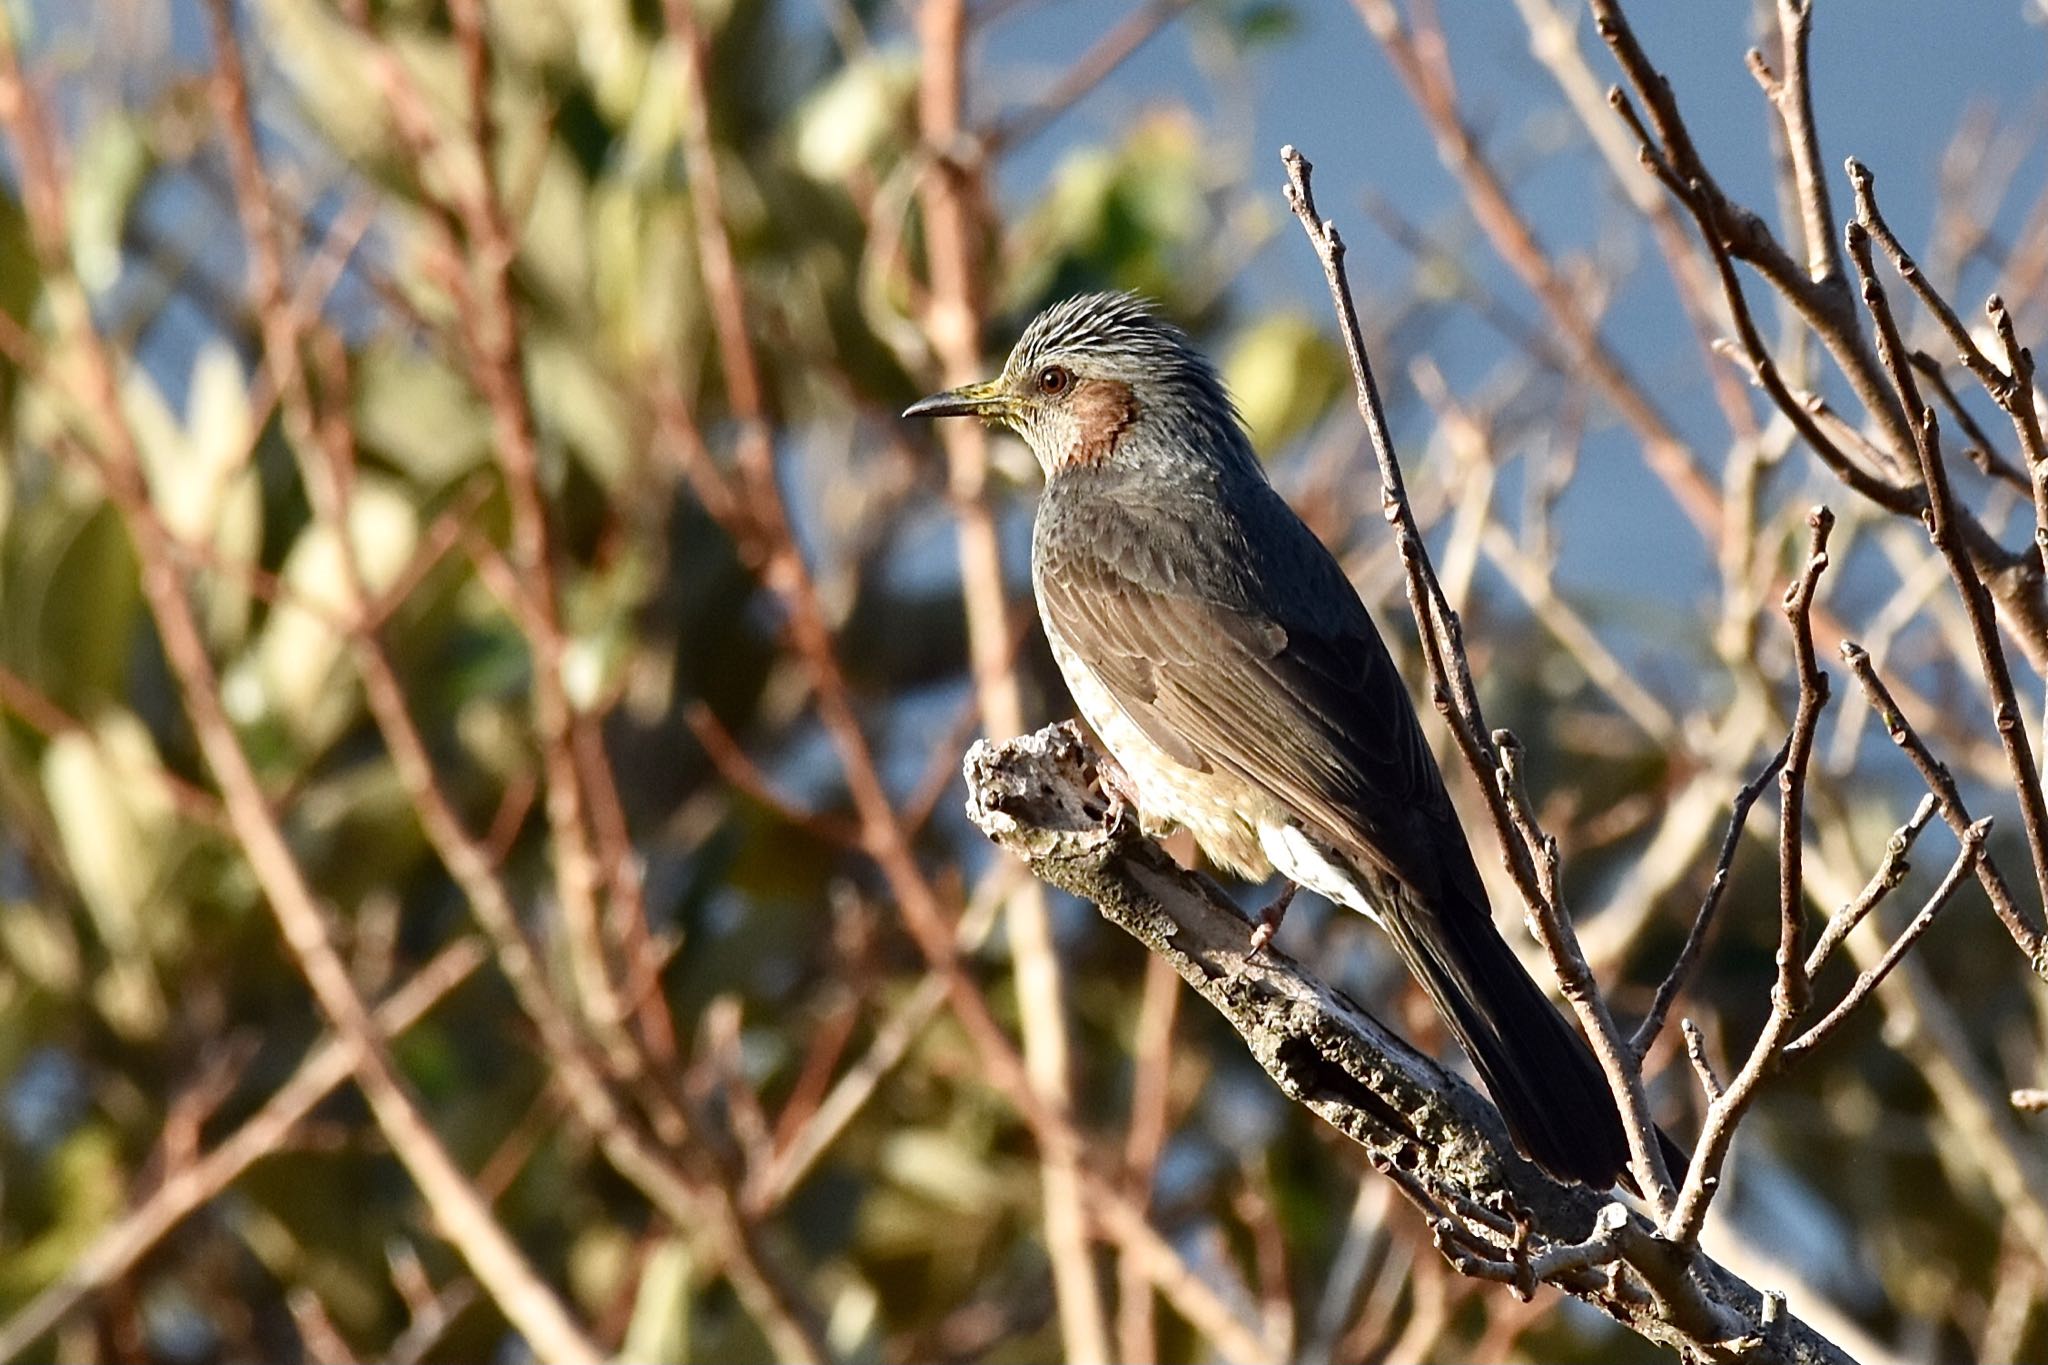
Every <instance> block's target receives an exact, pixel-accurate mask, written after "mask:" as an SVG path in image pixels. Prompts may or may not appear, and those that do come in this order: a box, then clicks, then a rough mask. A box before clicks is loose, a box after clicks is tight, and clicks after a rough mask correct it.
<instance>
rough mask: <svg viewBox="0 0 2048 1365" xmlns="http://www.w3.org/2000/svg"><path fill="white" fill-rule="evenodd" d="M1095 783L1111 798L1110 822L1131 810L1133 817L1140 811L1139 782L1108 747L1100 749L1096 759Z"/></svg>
mask: <svg viewBox="0 0 2048 1365" xmlns="http://www.w3.org/2000/svg"><path fill="white" fill-rule="evenodd" d="M1095 785H1096V786H1098V787H1100V788H1102V794H1103V795H1104V796H1106V797H1108V798H1109V823H1110V824H1111V825H1114V824H1116V822H1117V821H1118V820H1120V819H1122V818H1123V816H1124V812H1126V811H1129V812H1130V813H1131V815H1132V816H1133V817H1135V816H1136V815H1137V812H1138V784H1137V783H1135V782H1133V781H1131V775H1130V774H1129V773H1128V772H1126V771H1125V770H1124V765H1123V764H1121V763H1119V762H1117V760H1116V755H1114V754H1112V753H1110V752H1109V750H1107V749H1103V750H1099V751H1098V752H1097V754H1096V759H1095Z"/></svg>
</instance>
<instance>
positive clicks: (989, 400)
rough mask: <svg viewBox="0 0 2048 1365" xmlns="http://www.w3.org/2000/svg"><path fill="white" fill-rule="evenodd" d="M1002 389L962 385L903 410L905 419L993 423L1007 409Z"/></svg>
mask: <svg viewBox="0 0 2048 1365" xmlns="http://www.w3.org/2000/svg"><path fill="white" fill-rule="evenodd" d="M1008 406H1009V405H1008V403H1007V402H1005V401H1004V398H1003V391H1002V386H1001V384H1000V383H999V382H997V381H996V380H990V381H989V382H988V383H986V384H963V385H961V386H960V387H959V388H957V389H947V390H946V391H945V392H944V393H935V394H933V395H932V396H931V397H929V398H920V399H918V400H917V401H916V402H915V403H912V404H911V405H910V406H909V407H907V408H905V409H904V410H903V415H904V416H905V417H980V418H984V419H989V420H994V419H998V418H1000V417H1001V416H1002V414H1003V411H1004V410H1005V409H1006V408H1007V407H1008Z"/></svg>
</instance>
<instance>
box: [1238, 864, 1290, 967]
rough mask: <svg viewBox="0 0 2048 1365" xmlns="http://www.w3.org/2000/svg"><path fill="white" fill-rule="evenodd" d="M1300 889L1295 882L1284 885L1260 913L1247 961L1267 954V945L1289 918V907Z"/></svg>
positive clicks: (1253, 930)
mask: <svg viewBox="0 0 2048 1365" xmlns="http://www.w3.org/2000/svg"><path fill="white" fill-rule="evenodd" d="M1300 889H1301V888H1300V887H1299V886H1297V885H1295V884H1294V883H1293V882H1286V883H1283V884H1282V886H1281V888H1280V894H1279V895H1277V896H1275V897H1273V899H1272V901H1271V902H1270V903H1268V904H1267V906H1266V908H1265V909H1263V910H1261V911H1260V912H1259V922H1258V923H1257V924H1256V925H1254V926H1253V927H1252V946H1251V951H1249V952H1247V953H1246V954H1245V959H1246V960H1247V961H1250V960H1252V959H1254V958H1257V957H1258V956H1259V954H1261V953H1263V952H1265V951H1266V945H1267V944H1268V943H1271V942H1272V941H1273V935H1275V934H1277V933H1279V932H1280V921H1281V920H1283V919H1285V918H1287V907H1288V906H1289V905H1291V904H1293V903H1294V893H1295V892H1297V891H1299V890H1300Z"/></svg>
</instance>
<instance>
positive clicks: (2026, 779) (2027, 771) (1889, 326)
mask: <svg viewBox="0 0 2048 1365" xmlns="http://www.w3.org/2000/svg"><path fill="white" fill-rule="evenodd" d="M1849 179H1850V181H1851V183H1852V184H1853V185H1854V187H1855V190H1856V219H1855V221H1853V222H1851V223H1850V224H1849V225H1848V227H1847V228H1846V229H1845V230H1844V233H1843V239H1844V241H1845V242H1846V243H1847V246H1848V249H1849V258H1850V260H1851V261H1852V262H1854V264H1855V266H1856V273H1857V276H1858V277H1859V279H1860V280H1861V281H1862V294H1863V303H1864V306H1865V307H1866V308H1868V309H1869V310H1870V316H1871V321H1872V323H1873V324H1874V325H1875V329H1876V332H1877V349H1878V355H1879V356H1880V357H1881V358H1882V359H1883V361H1884V365H1885V370H1886V372H1887V373H1888V374H1889V375H1890V376H1891V380H1892V383H1893V384H1894V385H1895V386H1896V387H1897V389H1898V393H1899V399H1900V401H1901V402H1902V403H1904V404H1905V405H1906V407H1907V409H1908V410H1909V411H1910V412H1911V413H1912V415H1913V420H1914V429H1913V430H1914V450H1915V452H1916V453H1917V454H1918V456H1919V460H1920V475H1921V478H1922V480H1923V481H1924V482H1925V483H1926V486H1927V533H1928V536H1929V537H1930V538H1931V539H1932V540H1933V542H1934V546H1935V548H1936V549H1937V550H1939V551H1940V552H1941V557H1942V559H1943V561H1944V562H1945V563H1947V565H1948V570H1949V577H1950V578H1951V579H1953V580H1954V582H1955V585H1956V592H1957V594H1958V596H1959V597H1960V598H1961V599H1962V606H1963V614H1964V616H1965V617H1966V618H1967V619H1968V621H1969V623H1970V636H1971V639H1972V640H1973V641H1974V642H1975V644H1976V646H1977V661H1978V666H1979V668H1980V669H1981V670H1982V672H1983V676H1984V684H1985V688H1986V690H1987V691H1988V693H1989V694H1990V696H1989V699H1990V702H1991V721H1992V724H1993V726H1994V727H1995V728H1996V729H1997V731H1998V739H1999V743H2000V744H2001V745H2002V746H2003V747H2004V749H2005V759H2006V766H2007V768H2008V770H2009V771H2010V773H2011V775H2012V781H2013V788H2014V790H2015V792H2016V793H2017V795H2018V797H2019V805H2020V822H2021V824H2022V825H2023V826H2024V827H2025V830H2026V837H2027V852H2028V854H2029V856H2030V857H2031V858H2032V860H2033V865H2034V881H2035V883H2036V885H2037V886H2038V888H2039V889H2040V891H2041V894H2042V895H2043V897H2048V799H2044V797H2043V795H2042V791H2041V773H2040V769H2039V768H2038V767H2037V766H2036V764H2035V761H2034V751H2033V747H2032V745H2031V744H2030V743H2029V742H2028V740H2027V728H2026V722H2025V719H2024V718H2023V717H2022V715H2021V713H2020V706H2019V697H2018V695H2017V693H2016V692H2015V691H2014V688H2013V681H2012V669H2011V666H2010V665H2009V664H2008V663H2007V662H2006V658H2005V645H2004V643H2003V642H2002V641H2001V640H2000V639H1999V635H1998V623H1997V619H1996V615H1995V611H1994V608H1993V605H1992V600H1991V593H1990V590H1989V589H1988V588H1987V587H1986V586H1985V584H1984V578H1983V576H1982V575H1981V574H1980V573H1979V572H1978V569H1977V566H1976V565H1975V564H1974V563H1973V562H1972V561H1971V558H1970V554H1969V552H1968V550H1967V549H1966V548H1965V547H1964V545H1963V542H1962V539H1961V531H1960V528H1959V514H1958V512H1957V510H1956V504H1955V497H1954V494H1953V492H1952V491H1951V489H1950V487H1949V478H1948V466H1947V463H1946V462H1945V461H1944V460H1943V458H1942V452H1941V430H1940V424H1939V421H1938V419H1937V418H1936V416H1935V413H1934V409H1933V408H1931V407H1928V406H1927V405H1926V404H1924V403H1923V402H1922V401H1921V399H1920V390H1919V386H1918V384H1917V383H1916V382H1915V380H1914V378H1913V370H1912V366H1911V365H1910V364H1908V363H1907V361H1906V358H1905V357H1906V348H1905V345H1904V343H1903V342H1902V341H1901V340H1900V338H1899V329H1898V323H1897V321H1896V320H1895V319H1894V318H1893V316H1892V310H1891V305H1890V303H1889V301H1888V300H1887V299H1886V297H1885V293H1884V289H1883V288H1882V287H1881V286H1880V285H1879V284H1878V282H1877V275H1876V271H1875V268H1874V266H1873V265H1872V262H1871V256H1870V240H1871V236H1872V225H1873V224H1875V223H1876V222H1877V221H1878V220H1877V204H1876V199H1875V196H1874V195H1873V194H1872V192H1871V178H1870V173H1869V172H1868V171H1867V170H1865V169H1864V168H1863V167H1862V166H1861V165H1859V164H1858V163H1857V162H1855V161H1853V160H1852V161H1851V162H1850V163H1849Z"/></svg>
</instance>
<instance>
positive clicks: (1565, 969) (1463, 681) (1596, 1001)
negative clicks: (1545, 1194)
mask: <svg viewBox="0 0 2048 1365" xmlns="http://www.w3.org/2000/svg"><path fill="white" fill-rule="evenodd" d="M1280 159H1281V162H1282V164H1283V165H1284V166H1285V167H1286V169H1287V181H1288V183H1287V203H1288V207H1289V208H1290V209H1292V210H1293V212H1294V216H1295V217H1296V218H1297V219H1298V220H1300V223H1301V226H1302V230H1303V231H1304V232H1305V233H1307V235H1308V239H1309V243H1310V244H1311V245H1312V246H1313V247H1314V248H1315V251H1316V256H1317V258H1318V259H1319V260H1320V261H1321V262H1322V266H1323V276H1324V279H1325V281H1326V282H1327V283H1328V285H1329V290H1330V299H1331V302H1332V303H1333V305H1334V306H1335V308H1336V312H1337V320H1338V330H1339V333H1340V335H1341V336H1342V338H1343V342H1344V350H1345V354H1346V356H1347V357H1348V358H1349V360H1350V364H1351V377H1352V384H1353V387H1354V389H1355V390H1356V394H1357V399H1358V411H1359V415H1360V416H1361V417H1362V418H1363V419H1364V421H1365V427H1366V432H1367V435H1368V436H1369V437H1370V438H1371V442H1372V447H1373V455H1374V458H1375V459H1376V461H1377V462H1378V465H1379V471H1380V489H1381V501H1382V505H1383V509H1384V512H1385V515H1386V518H1387V520H1388V522H1390V523H1391V524H1392V525H1393V526H1394V528H1395V533H1396V537H1397V543H1398V545H1399V547H1400V550H1401V557H1402V563H1403V565H1404V567H1405V568H1406V570H1407V579H1408V601H1409V608H1410V610H1411V611H1412V612H1413V613H1414V616H1415V622H1416V626H1417V629H1418V630H1419V631H1420V633H1421V640H1422V652H1423V658H1424V660H1425V661H1426V663H1427V665H1428V669H1429V678H1430V683H1431V686H1432V687H1433V688H1434V689H1436V692H1437V695H1438V696H1439V697H1440V698H1441V699H1442V701H1443V704H1442V706H1441V708H1440V709H1443V710H1444V712H1445V714H1446V716H1447V718H1449V719H1450V721H1451V730H1452V733H1453V735H1454V736H1455V737H1456V738H1457V740H1458V745H1459V749H1460V751H1461V752H1462V753H1463V754H1464V757H1465V761H1466V763H1467V765H1468V766H1469V767H1470V768H1471V769H1472V774H1473V776H1474V777H1475V778H1477V779H1478V781H1479V784H1480V788H1481V790H1482V791H1484V792H1485V794H1486V800H1487V808H1488V810H1489V812H1490V813H1491V814H1492V816H1493V824H1494V833H1495V835H1496V836H1497V837H1498V840H1499V844H1500V848H1501V851H1502V855H1503V857H1504V858H1505V859H1506V861H1507V863H1508V870H1509V871H1510V873H1512V874H1513V876H1514V878H1515V882H1516V885H1517V886H1518V887H1519V888H1520V890H1521V892H1522V897H1523V900H1524V902H1525V903H1526V905H1527V907H1528V910H1529V920H1530V923H1531V925H1532V926H1533V927H1534V929H1535V931H1536V934H1537V937H1538V939H1539V941H1541V942H1542V944H1543V946H1544V949H1545V950H1546V952H1548V954H1549V956H1550V962H1551V966H1552V968H1553V969H1554V970H1555V971H1556V972H1557V975H1558V980H1559V982H1560V984H1561V985H1562V986H1563V989H1564V994H1565V998H1566V1000H1567V1001H1568V1002H1569V1003H1570V1005H1571V1007H1572V1010H1573V1012H1574V1013H1575V1014H1576V1015H1577V1016H1578V1019H1579V1023H1580V1026H1581V1027H1582V1028H1583V1029H1584V1030H1585V1032H1586V1034H1587V1036H1588V1038H1589V1040H1590V1041H1591V1043H1592V1045H1593V1051H1594V1055H1595V1056H1596V1057H1597V1058H1598V1059H1599V1062H1600V1066H1601V1069H1602V1071H1603V1072H1604V1073H1605V1075H1606V1077H1607V1081H1608V1084H1609V1085H1610V1086H1611V1087H1612V1088H1613V1090H1614V1095H1615V1100H1616V1105H1617V1108H1618V1109H1619V1111H1620V1114H1621V1121H1622V1128H1623V1131H1624V1132H1625V1133H1626V1134H1627V1136H1628V1144H1629V1152H1630V1157H1631V1163H1632V1165H1633V1167H1634V1170H1635V1173H1636V1182H1637V1184H1638V1186H1639V1187H1640V1188H1642V1189H1643V1190H1644V1191H1646V1192H1647V1194H1648V1197H1649V1198H1650V1200H1651V1202H1652V1203H1653V1204H1654V1205H1655V1206H1656V1207H1657V1208H1658V1209H1659V1211H1660V1213H1662V1212H1664V1211H1665V1210H1666V1209H1667V1207H1668V1201H1669V1200H1670V1197H1671V1195H1670V1189H1671V1178H1670V1173H1669V1172H1668V1171H1667V1170H1666V1169H1665V1165H1664V1154H1663V1150H1662V1148H1661V1146H1660V1144H1659V1143H1658V1141H1657V1138H1656V1127H1655V1125H1654V1124H1653V1123H1652V1121H1651V1119H1650V1106H1649V1100H1648V1097H1647V1095H1646V1094H1645V1093H1644V1090H1643V1077H1642V1071H1641V1068H1640V1067H1639V1066H1638V1065H1637V1062H1636V1056H1635V1053H1634V1052H1633V1051H1631V1050H1630V1049H1629V1046H1628V1043H1627V1041H1626V1040H1625V1039H1623V1037H1622V1036H1621V1030H1620V1028H1619V1027H1618V1026H1617V1025H1616V1024H1615V1022H1614V1016H1613V1014H1612V1012H1611V1011H1610V1010H1609V1009H1608V1006H1607V1001H1606V998H1605V997H1604V996H1603V995H1602V994H1601V993H1600V989H1599V986H1598V984H1597V983H1596V982H1595V981H1594V980H1593V973H1592V969H1591V968H1590V967H1588V966H1587V965H1586V959H1585V955H1584V953H1582V952H1581V951H1580V950H1579V947H1578V940H1577V937H1576V935H1574V933H1573V932H1572V926H1571V921H1570V919H1569V917H1567V916H1566V915H1565V914H1564V913H1563V910H1562V907H1561V906H1560V905H1559V904H1558V903H1557V900H1556V896H1555V878H1556V857H1557V849H1556V844H1555V841H1552V840H1547V839H1544V838H1542V837H1540V836H1538V837H1534V838H1531V837H1528V836H1529V835H1533V834H1534V833H1535V831H1534V829H1533V821H1524V822H1522V823H1521V824H1518V822H1517V819H1516V814H1515V811H1514V809H1513V805H1512V803H1511V800H1510V796H1509V788H1511V787H1517V786H1518V785H1519V784H1516V783H1512V782H1510V781H1509V780H1508V778H1509V774H1508V772H1507V769H1506V767H1505V766H1504V763H1503V760H1502V756H1501V754H1500V753H1499V752H1498V751H1496V750H1495V748H1494V746H1493V744H1492V741H1491V738H1490V737H1489V736H1488V734H1487V732H1486V729H1485V721H1484V719H1483V717H1482V716H1481V715H1480V711H1479V702H1478V697H1477V693H1476V690H1475V688H1474V687H1473V683H1472V672H1471V665H1470V663H1469V661H1468V660H1467V659H1466V657H1465V651H1464V647H1463V640H1462V630H1461V627H1460V626H1459V623H1458V618H1457V614H1456V613H1455V612H1453V611H1452V610H1451V608H1450V604H1449V603H1448V602H1446V601H1445V600H1444V595H1443V587H1442V585H1441V584H1440V583H1438V582H1437V578H1436V573H1435V570H1434V569H1433V568H1432V567H1431V566H1430V561H1429V552H1428V549H1427V548H1426V547H1425V546H1424V545H1423V543H1422V534H1421V531H1420V529H1419V528H1418V527H1417V525H1416V521H1415V513H1414V510H1413V509H1412V508H1411V507H1410V506H1409V504H1408V493H1407V487H1406V485H1405V484H1404V483H1403V481H1402V478H1401V465H1400V460H1399V459H1398V457H1397V456H1396V455H1395V453H1394V447H1393V441H1392V438H1391V437H1390V436H1389V435H1388V432H1387V422H1386V413H1385V410H1384V409H1383V407H1382V406H1381V403H1380V395H1379V387H1378V385H1377V384H1376V383H1375V382H1374V380H1373V377H1372V367H1371V363H1370V362H1369V361H1368V359H1367V357H1366V353H1365V339H1364V336H1363V333H1362V331H1361V329H1360V327H1359V322H1358V313H1357V309H1356V307H1355V306H1354V305H1353V303H1352V300H1351V286H1350V282H1349V280H1348V279H1347V278H1346V275H1345V271H1344V242H1343V239H1342V238H1341V237H1339V236H1338V234H1337V228H1336V225H1335V224H1334V223H1332V222H1329V221H1327V220H1325V219H1323V218H1321V217H1319V216H1318V215H1317V213H1316V207H1315V196H1314V192H1313V188H1312V186H1311V182H1310V176H1311V174H1312V172H1313V167H1312V166H1311V165H1310V164H1309V162H1308V159H1307V158H1306V157H1304V156H1302V154H1301V153H1300V152H1298V151H1296V150H1295V149H1294V148H1293V147H1285V148H1282V149H1281V152H1280ZM1523 825H1527V826H1528V830H1527V831H1526V832H1525V830H1524V828H1523ZM1539 857H1541V858H1542V859H1543V861H1544V863H1545V864H1546V866H1547V869H1548V872H1547V879H1548V880H1549V882H1550V884H1551V886H1550V889H1549V890H1548V891H1546V889H1545V887H1544V885H1543V882H1544V881H1545V880H1546V873H1545V872H1543V871H1539V869H1538V866H1537V861H1536V860H1537V859H1538V858H1539Z"/></svg>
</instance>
